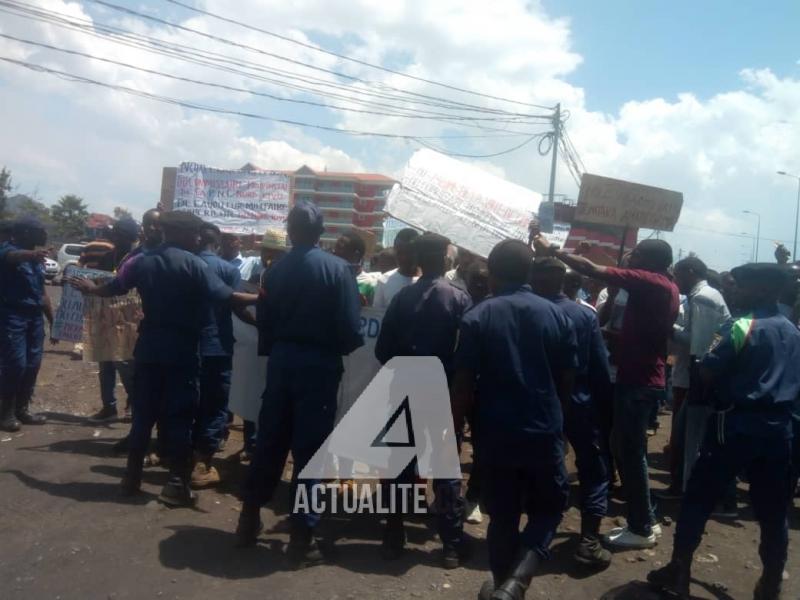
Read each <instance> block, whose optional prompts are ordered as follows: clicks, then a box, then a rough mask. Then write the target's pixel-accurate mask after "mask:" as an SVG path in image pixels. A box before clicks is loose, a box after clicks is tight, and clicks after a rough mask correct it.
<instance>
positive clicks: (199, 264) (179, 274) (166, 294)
mask: <svg viewBox="0 0 800 600" xmlns="http://www.w3.org/2000/svg"><path fill="white" fill-rule="evenodd" d="M110 285H111V286H112V289H113V291H114V293H116V294H124V293H125V292H127V291H128V290H131V289H133V288H134V287H135V288H136V289H137V290H138V292H139V295H140V296H141V298H142V312H143V313H144V317H143V318H142V320H141V322H140V323H139V337H138V339H137V341H136V348H135V350H134V357H135V358H136V360H138V361H141V362H145V363H161V364H187V363H192V362H194V361H196V360H197V356H198V341H199V336H200V330H201V328H202V327H203V325H204V324H205V319H206V318H207V314H208V313H207V309H208V304H207V302H208V301H215V302H224V301H226V300H229V299H230V297H231V294H232V293H233V290H232V289H231V288H230V287H228V286H227V285H225V283H223V281H222V280H221V279H220V278H219V277H217V276H216V275H215V274H214V272H213V271H212V269H211V268H209V266H208V265H207V264H206V263H204V262H203V261H202V260H201V259H200V258H198V257H197V256H195V255H194V254H192V253H190V252H186V251H185V250H181V249H180V248H176V247H174V246H169V245H166V244H165V245H163V246H160V247H158V248H157V249H155V250H153V251H152V252H150V253H148V254H142V255H140V257H139V258H137V259H136V261H135V262H134V263H132V264H131V265H130V268H129V269H128V270H126V272H125V275H124V276H123V277H120V276H119V275H118V276H117V277H116V278H115V279H114V280H113V281H112V282H111V284H110Z"/></svg>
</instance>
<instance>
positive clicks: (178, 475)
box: [158, 459, 197, 508]
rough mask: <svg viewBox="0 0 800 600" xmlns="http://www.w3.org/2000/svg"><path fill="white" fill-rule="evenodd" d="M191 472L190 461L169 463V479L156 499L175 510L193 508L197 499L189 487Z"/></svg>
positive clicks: (180, 460) (178, 460) (179, 460)
mask: <svg viewBox="0 0 800 600" xmlns="http://www.w3.org/2000/svg"><path fill="white" fill-rule="evenodd" d="M191 470H192V469H191V462H190V461H187V460H182V459H176V460H174V461H170V467H169V479H168V480H167V484H166V485H165V486H164V487H163V489H162V490H161V494H160V495H159V496H158V499H159V500H161V501H162V502H163V503H164V504H167V505H169V506H174V507H176V508H177V507H192V506H194V504H195V501H196V499H197V498H196V496H195V495H194V493H193V492H192V488H191V487H190V486H189V481H190V478H191V477H190V473H191Z"/></svg>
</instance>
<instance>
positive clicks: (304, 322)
mask: <svg viewBox="0 0 800 600" xmlns="http://www.w3.org/2000/svg"><path fill="white" fill-rule="evenodd" d="M307 208H308V210H309V211H312V212H313V210H314V209H313V207H307ZM297 209H298V207H297V206H296V207H295V209H293V211H295V210H297ZM311 216H313V217H314V218H318V219H319V221H320V222H321V216H316V215H311ZM290 219H291V215H290ZM320 226H321V225H320ZM263 281H264V283H263V288H262V291H261V294H262V296H263V298H262V301H261V303H260V309H261V310H260V311H259V340H260V341H259V346H260V350H261V351H263V352H264V353H266V354H267V355H268V356H269V361H268V362H267V384H266V388H265V390H264V395H263V402H262V405H261V412H260V413H259V421H258V437H257V439H256V447H255V451H254V455H253V458H252V462H251V465H250V470H249V472H248V475H247V477H246V479H245V482H244V487H243V499H244V503H245V506H246V507H247V506H263V505H264V504H266V503H267V502H269V501H270V500H271V499H272V497H273V495H274V492H275V488H276V487H277V485H278V483H279V482H280V480H281V475H282V473H283V468H284V465H285V463H286V457H287V454H288V452H289V450H291V451H292V458H293V459H294V474H293V485H292V487H293V494H294V493H296V491H297V486H298V485H304V486H307V487H309V486H313V485H315V484H317V483H319V482H318V481H317V480H314V479H306V480H302V481H301V482H298V474H299V473H300V471H302V469H303V467H304V466H305V465H306V464H307V463H308V461H309V460H310V459H311V457H312V456H313V455H314V452H316V451H317V449H318V448H319V447H320V446H321V445H322V444H323V442H324V441H325V439H326V438H327V437H328V435H329V434H330V433H331V431H332V430H333V425H334V420H335V417H336V404H337V395H338V389H339V382H340V380H341V376H342V356H344V355H347V354H350V353H351V352H352V351H353V350H355V349H356V348H358V347H359V346H361V345H363V343H364V340H363V338H362V336H361V334H360V332H359V331H360V327H361V322H360V302H359V298H358V288H357V287H356V282H355V280H354V279H353V276H352V274H351V273H350V270H349V266H348V264H347V263H346V262H345V261H344V260H342V259H340V258H337V257H336V256H333V255H332V254H329V253H327V252H324V251H323V250H321V249H320V248H318V247H317V246H308V245H294V246H293V247H292V249H291V250H290V251H289V252H288V253H287V254H286V255H285V256H284V257H283V258H281V259H280V260H279V261H278V262H276V263H275V264H274V265H272V267H271V268H270V269H269V271H268V272H267V273H266V274H265V277H264V280H263ZM307 491H308V492H309V495H308V497H310V495H311V493H310V490H307ZM319 519H320V515H319V514H317V513H315V512H313V511H311V512H308V513H304V512H297V513H293V514H292V517H291V520H292V526H293V528H295V529H293V531H296V532H297V533H298V534H300V535H302V536H305V535H308V534H309V532H310V530H311V529H312V528H313V527H315V526H316V525H317V524H318V523H319Z"/></svg>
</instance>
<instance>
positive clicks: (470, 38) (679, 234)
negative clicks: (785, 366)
mask: <svg viewBox="0 0 800 600" xmlns="http://www.w3.org/2000/svg"><path fill="white" fill-rule="evenodd" d="M181 2H183V3H185V4H188V5H190V6H193V7H197V8H200V9H203V10H205V11H208V12H210V13H214V14H217V15H221V16H224V17H227V18H229V19H232V20H235V21H238V22H240V23H245V24H247V25H250V26H251V27H253V28H257V29H263V30H266V31H269V32H274V33H279V34H281V35H282V36H285V37H288V38H290V39H291V40H295V41H299V42H302V43H303V44H306V45H305V46H303V45H298V44H294V43H291V42H290V41H287V40H284V39H280V38H276V37H273V36H269V35H267V34H266V33H264V32H262V31H257V30H255V29H248V28H245V27H242V26H241V25H240V24H237V23H232V22H225V21H221V20H219V19H217V18H214V17H211V16H207V15H203V14H199V13H197V12H193V11H191V10H188V9H187V8H184V7H182V6H180V5H178V4H175V3H171V2H169V1H167V0H140V1H135V0H107V1H106V0H103V2H98V1H97V0H87V1H84V2H64V1H62V0H0V34H1V35H2V36H5V37H0V58H2V59H3V60H1V61H0V86H1V91H0V109H2V113H1V114H2V123H3V125H2V131H3V140H2V144H0V164H2V165H6V166H7V167H8V168H9V169H11V171H12V173H13V177H14V182H15V183H16V185H17V186H18V187H17V189H18V191H19V192H23V193H32V192H35V193H36V194H37V195H38V196H39V197H40V198H41V199H42V200H43V201H45V202H46V203H48V204H49V203H52V202H54V201H55V200H56V199H57V198H58V196H60V195H61V194H64V193H75V194H78V195H81V196H83V197H84V198H85V199H86V200H87V202H88V203H89V204H90V206H91V208H92V209H93V210H97V211H102V212H110V211H111V210H112V209H113V207H114V206H125V207H127V208H129V209H130V210H132V211H133V212H134V214H136V215H139V214H141V212H142V211H143V210H145V209H147V208H149V207H151V206H153V205H154V203H155V202H156V200H157V198H158V194H159V190H160V178H161V167H162V166H165V165H177V164H178V163H179V162H181V161H184V160H190V161H196V162H202V163H205V164H208V165H211V166H216V167H220V168H226V167H231V168H237V167H239V166H241V165H242V164H244V163H245V162H248V161H249V162H253V163H255V164H257V165H259V166H261V167H264V168H276V169H296V168H298V167H299V166H301V165H302V164H308V165H309V166H311V167H312V168H316V169H322V168H325V167H327V168H328V169H330V170H366V171H374V172H383V173H385V174H388V175H398V174H399V173H400V171H401V169H402V165H403V164H404V163H405V162H406V161H407V160H408V158H409V157H410V156H411V154H412V153H413V152H414V151H415V150H416V149H418V148H420V147H421V146H420V142H418V141H415V140H412V139H409V138H423V141H424V142H425V143H429V144H432V145H434V146H437V147H440V148H443V149H446V150H447V151H449V152H452V153H459V154H469V155H475V156H484V155H489V154H495V153H501V152H504V151H506V150H508V149H510V148H512V147H514V146H516V145H518V144H520V143H521V142H523V141H525V140H526V139H529V137H530V135H532V134H535V133H538V132H543V131H546V130H547V125H546V122H544V121H543V120H542V119H539V118H538V116H539V115H543V114H547V111H546V110H544V109H541V108H536V107H535V106H531V105H540V106H545V107H547V106H553V105H555V104H556V103H557V102H560V103H561V104H562V106H563V107H564V108H565V109H566V110H568V111H569V112H568V114H569V118H568V120H567V122H566V128H567V131H568V133H569V136H570V138H571V140H572V142H573V144H574V147H575V148H576V149H577V152H578V154H579V155H580V158H581V159H582V162H583V164H584V165H585V167H586V170H587V171H588V172H591V173H596V174H601V175H607V176H611V177H619V178H623V179H629V180H633V181H638V182H641V183H646V184H650V185H655V186H661V187H666V188H671V189H676V190H679V191H682V192H683V193H684V197H685V208H684V211H683V215H682V217H681V223H680V225H679V227H678V229H677V230H676V232H675V233H674V234H670V235H668V236H667V239H669V240H670V241H671V242H672V243H673V244H674V246H675V249H676V254H677V252H678V251H679V249H682V250H683V252H684V253H686V252H687V251H688V250H694V251H696V252H697V253H698V254H699V255H700V256H701V257H702V258H704V259H705V260H706V261H707V262H708V263H709V264H710V265H712V266H714V267H717V268H726V267H730V266H732V265H734V264H737V263H740V262H742V261H744V260H746V259H749V257H750V253H751V250H752V239H751V238H748V237H743V236H742V234H743V233H744V234H748V235H752V234H754V233H755V229H756V218H755V217H753V216H752V215H748V214H743V213H742V211H743V210H751V211H755V212H758V213H760V214H761V218H762V223H761V234H762V241H761V246H760V257H761V259H764V260H767V259H769V258H771V255H772V251H773V249H774V241H776V240H783V241H785V242H787V245H789V247H790V248H791V245H792V240H793V236H794V210H795V198H796V193H797V180H795V179H791V178H789V177H782V176H779V175H777V174H776V171H778V170H785V171H789V172H793V173H797V174H798V175H800V66H798V59H800V48H798V44H797V39H798V37H797V31H796V26H797V24H798V23H800V3H797V2H795V1H794V0H784V1H779V0H776V1H775V2H771V3H768V4H766V5H765V4H764V3H762V2H755V1H742V2H736V3H731V2H729V1H723V0H707V1H705V2H702V3H698V2H695V1H690V0H676V1H673V2H669V3H666V2H639V1H636V0H611V1H608V2H596V1H594V0H539V1H537V0H529V1H524V0H494V1H493V2H484V1H477V0H475V1H472V0H434V1H432V0H408V1H402V0H397V1H395V2H383V1H379V0H350V1H348V2H344V1H338V0H294V1H292V2H285V1H278V0H237V1H236V2H235V3H233V2H227V1H224V0H181ZM115 7H116V8H115ZM120 8H123V9H128V11H133V12H125V11H123V10H120ZM134 13H140V15H137V14H134ZM141 15H147V16H150V17H152V18H151V19H146V18H144V17H143V16H141ZM26 17H28V18H26ZM30 17H34V18H30ZM153 18H154V19H156V20H153ZM176 25H179V26H180V27H176ZM109 27H111V28H116V29H115V30H114V31H115V32H116V35H115V37H114V38H113V39H110V38H109V37H108V35H107V34H106V33H107V32H108V31H109V29H108V28H109ZM190 30H192V31H190ZM121 33H123V34H125V35H124V37H123V36H122V35H121ZM201 34H205V35H201ZM134 36H135V37H134ZM10 38H17V39H16V40H14V39H10ZM19 40H28V41H32V42H37V43H39V44H46V45H48V46H51V47H52V48H44V47H42V46H36V45H32V44H29V43H23V42H21V41H19ZM176 45H179V46H180V47H179V48H178V46H176ZM315 47H322V48H325V49H327V50H330V51H332V52H334V53H337V54H340V55H343V56H348V57H352V58H356V59H358V60H361V61H363V62H367V63H371V64H380V65H383V66H385V67H388V68H389V69H391V70H393V71H396V72H397V73H390V72H386V71H381V70H376V69H374V68H371V67H368V66H365V65H362V64H358V63H355V62H352V61H348V60H345V59H343V58H339V57H337V56H334V55H331V54H325V53H321V52H318V51H317V50H315V49H314V48H315ZM54 48H57V49H61V50H69V51H72V52H73V54H68V53H64V52H60V51H58V50H56V49H54ZM176 48H177V50H176ZM154 50H158V52H157V51H154ZM76 52H77V53H80V54H74V53H76ZM91 57H94V58H91ZM9 59H10V60H14V61H18V62H17V63H12V62H8V61H9ZM99 59H105V61H103V60H99ZM187 59H188V60H187ZM212 61H213V65H214V67H213V68H212V67H211V66H209V62H212ZM19 62H22V63H27V64H29V65H38V66H39V67H45V68H47V69H50V70H55V71H59V72H61V73H62V74H63V73H68V74H70V75H77V76H80V77H83V78H85V79H89V80H93V81H97V82H102V83H104V84H110V85H114V86H121V87H124V88H127V89H128V90H133V91H137V92H144V93H145V94H149V95H150V96H153V95H155V96H158V97H161V98H164V97H166V98H171V99H177V100H180V101H182V102H184V103H189V104H192V105H195V106H196V105H202V106H205V107H212V108H216V109H222V110H223V111H227V112H208V111H202V110H196V109H190V108H187V107H185V106H180V105H175V104H168V103H163V102H158V101H155V100H153V99H151V98H143V97H141V96H135V95H131V94H129V93H123V92H121V91H119V90H113V89H109V88H107V87H98V86H97V85H89V84H86V83H76V82H74V81H69V80H65V79H64V78H63V76H62V77H57V76H55V75H53V74H48V73H43V72H41V71H32V70H30V69H28V68H25V67H23V66H21V65H20V64H19ZM199 63H203V64H199ZM220 65H222V68H220ZM308 65H310V67H309V66H308ZM132 67H136V68H132ZM142 69H144V70H147V71H149V72H145V71H143V70H142ZM156 72H158V73H165V74H169V75H171V76H173V78H168V77H164V76H163V75H159V74H157V73H156ZM333 73H339V74H340V75H335V74H333ZM398 73H402V74H410V75H413V76H415V77H417V78H419V79H410V78H407V77H403V76H402V75H401V74H398ZM342 75H345V76H347V77H349V78H346V77H342ZM174 77H180V78H183V79H182V80H178V79H175V78H174ZM186 79H190V80H193V82H190V81H186ZM358 80H361V81H358ZM421 80H428V81H431V82H439V83H444V84H447V85H450V86H454V87H457V88H463V89H468V90H473V91H477V92H479V93H481V94H485V95H486V96H495V97H498V98H505V99H512V100H515V101H516V102H517V103H510V102H505V101H501V100H497V99H494V98H489V97H485V96H480V95H474V94H465V93H463V92H458V91H455V90H452V89H449V88H446V87H442V86H439V85H435V84H433V83H427V82H425V81H421ZM196 81H201V82H205V83H206V85H202V84H198V83H195V82H196ZM363 81H367V82H370V83H369V84H366V83H363ZM209 83H210V84H214V85H207V84H209ZM309 86H310V87H312V88H313V89H312V90H309V89H299V88H309ZM232 88H235V89H232ZM320 91H322V92H324V93H323V94H320ZM409 94H417V95H416V96H409ZM336 96H338V97H336ZM409 98H413V99H415V100H416V102H415V103H410V102H409ZM432 98H435V99H436V100H432ZM298 100H299V101H301V102H303V103H298V102H296V101H298ZM422 102H426V104H422ZM442 102H449V103H453V102H459V103H462V104H469V105H471V107H472V108H471V109H470V110H469V111H465V112H462V113H459V112H454V111H453V110H452V104H449V105H448V106H446V107H441V105H442ZM309 103H312V104H309ZM520 103H524V104H520ZM319 104H321V105H322V106H318V105H319ZM434 105H436V106H434ZM334 106H336V107H337V108H334ZM437 106H438V107H437ZM342 107H344V108H350V109H358V110H361V111H366V112H357V111H356V110H350V111H345V110H341V108H342ZM398 107H399V108H398ZM478 110H480V111H486V110H491V111H497V110H503V111H507V112H514V113H516V114H524V115H533V116H526V117H516V119H517V120H518V121H519V122H517V123H508V122H507V119H506V120H505V121H501V122H498V121H496V120H495V121H489V120H483V121H465V120H461V121H459V122H458V123H456V122H455V121H453V120H452V118H450V119H449V120H447V121H442V120H441V119H440V118H438V117H437V118H429V117H435V116H436V115H440V116H441V115H442V114H446V115H450V116H451V117H452V115H453V114H462V115H463V114H469V115H472V116H475V115H483V116H485V118H486V119H489V118H495V119H496V117H493V115H496V113H489V112H482V113H478V112H476V111H478ZM231 112H239V113H248V114H251V115H257V116H258V118H254V117H242V116H237V115H234V114H230V113H231ZM374 113H378V114H374ZM387 113H392V114H391V115H387ZM400 115H402V116H400ZM409 116H411V117H415V118H409ZM423 117H425V118H423ZM279 120H280V121H291V122H295V123H297V122H302V123H306V124H310V125H319V126H323V127H328V128H331V129H348V130H353V131H361V132H371V133H381V134H387V135H390V136H392V135H393V136H401V137H397V138H391V137H374V136H353V135H344V134H342V133H339V132H335V131H330V130H321V129H316V128H312V127H302V126H298V125H292V124H286V123H281V122H279ZM501 130H502V131H501ZM523 134H525V135H523ZM402 136H405V137H402ZM465 136H469V137H465ZM476 136H478V137H476ZM537 144H538V141H537V140H534V142H532V143H530V144H528V145H526V146H524V147H522V148H520V149H519V150H517V151H514V152H509V153H506V154H502V155H500V156H497V157H494V158H474V159H470V160H473V161H475V162H477V163H479V164H480V165H482V166H484V167H485V168H487V169H490V170H491V171H492V172H494V173H497V174H501V175H503V176H504V177H506V178H508V179H509V180H511V181H514V182H516V183H519V184H522V185H525V186H527V187H530V188H531V189H534V190H537V191H541V192H546V190H547V180H548V170H549V162H548V160H547V158H545V157H543V156H541V155H540V154H539V151H538V148H537ZM556 192H557V193H563V194H566V195H568V196H573V197H574V196H576V194H577V186H576V184H575V182H574V180H573V178H572V177H571V176H570V174H569V172H568V171H567V169H566V166H565V164H564V163H563V162H562V163H561V164H560V165H559V176H558V179H557V186H556Z"/></svg>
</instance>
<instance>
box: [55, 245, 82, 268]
mask: <svg viewBox="0 0 800 600" xmlns="http://www.w3.org/2000/svg"><path fill="white" fill-rule="evenodd" d="M84 246H85V244H64V245H63V246H61V248H60V249H59V250H58V267H59V269H61V272H62V273H63V272H64V269H65V268H67V266H68V265H77V264H78V259H79V258H80V257H81V252H82V251H83V248H84Z"/></svg>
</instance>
